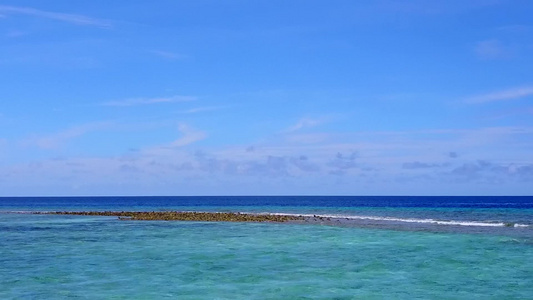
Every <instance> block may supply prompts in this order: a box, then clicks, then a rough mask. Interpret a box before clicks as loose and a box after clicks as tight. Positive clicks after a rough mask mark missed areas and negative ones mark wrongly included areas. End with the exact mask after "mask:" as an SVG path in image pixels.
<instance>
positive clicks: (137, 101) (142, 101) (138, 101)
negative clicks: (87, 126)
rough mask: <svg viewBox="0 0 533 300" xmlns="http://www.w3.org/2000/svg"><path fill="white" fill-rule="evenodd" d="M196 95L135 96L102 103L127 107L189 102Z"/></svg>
mask: <svg viewBox="0 0 533 300" xmlns="http://www.w3.org/2000/svg"><path fill="white" fill-rule="evenodd" d="M194 100H196V98H195V97H191V96H171V97H160V98H133V99H125V100H119V101H110V102H105V103H102V104H101V105H103V106H116V107H127V106H138V105H150V104H161V103H176V102H187V101H194Z"/></svg>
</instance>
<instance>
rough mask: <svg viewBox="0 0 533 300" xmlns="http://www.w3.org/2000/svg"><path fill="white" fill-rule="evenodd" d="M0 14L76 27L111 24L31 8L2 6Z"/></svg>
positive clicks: (89, 18)
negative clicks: (57, 22) (34, 18)
mask: <svg viewBox="0 0 533 300" xmlns="http://www.w3.org/2000/svg"><path fill="white" fill-rule="evenodd" d="M0 14H4V15H15V14H18V15H29V16H35V17H39V18H46V19H52V20H57V21H62V22H67V23H71V24H75V25H84V26H96V27H100V28H109V27H111V23H110V22H109V21H106V20H102V19H95V18H91V17H87V16H84V15H78V14H66V13H58V12H51V11H44V10H39V9H35V8H31V7H19V6H6V5H0Z"/></svg>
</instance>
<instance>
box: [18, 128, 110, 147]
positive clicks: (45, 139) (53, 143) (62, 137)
mask: <svg viewBox="0 0 533 300" xmlns="http://www.w3.org/2000/svg"><path fill="white" fill-rule="evenodd" d="M109 125H110V123H109V122H96V123H89V124H84V125H80V126H76V127H72V128H69V129H66V130H64V131H61V132H58V133H55V134H52V135H47V136H41V137H36V138H31V139H29V140H27V141H26V142H25V143H24V144H27V145H35V146H37V147H39V148H42V149H53V148H57V147H60V146H61V145H62V144H64V143H66V142H67V141H68V140H71V139H74V138H77V137H80V136H82V135H84V134H86V133H89V132H92V131H96V130H101V129H103V128H105V127H108V126H109Z"/></svg>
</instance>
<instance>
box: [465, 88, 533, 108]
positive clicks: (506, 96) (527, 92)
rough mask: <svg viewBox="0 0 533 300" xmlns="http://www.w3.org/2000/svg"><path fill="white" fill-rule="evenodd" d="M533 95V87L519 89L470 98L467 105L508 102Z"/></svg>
mask: <svg viewBox="0 0 533 300" xmlns="http://www.w3.org/2000/svg"><path fill="white" fill-rule="evenodd" d="M531 95H533V86H524V87H518V88H513V89H508V90H503V91H498V92H493V93H489V94H483V95H479V96H474V97H470V98H468V99H467V100H466V102H467V103H473V104H475V103H487V102H495V101H506V100H513V99H520V98H525V97H529V96H531Z"/></svg>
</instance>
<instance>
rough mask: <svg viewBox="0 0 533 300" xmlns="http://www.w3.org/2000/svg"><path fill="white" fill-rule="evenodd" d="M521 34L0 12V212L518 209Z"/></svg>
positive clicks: (528, 155)
mask: <svg viewBox="0 0 533 300" xmlns="http://www.w3.org/2000/svg"><path fill="white" fill-rule="evenodd" d="M531 15H533V3H532V2H531V1H525V0H524V1H520V0H514V1H511V0H508V1H506V0H493V1H492V0H484V1H481V0H480V1H477V0H470V1H455V0H449V1H440V0H439V1H433V0H412V1H392V0H375V1H343V0H332V1H315V0H306V1H303V0H299V1H297V0H295V1H286V0H284V1H278V0H269V1H262V0H257V1H239V0H217V1H214V0H213V1H208V0H196V1H175V0H172V1H170V0H161V1H157V3H156V4H154V3H153V2H148V1H137V0H131V1H100V0H94V1H81V0H75V1H73V0H52V1H36V0H34V1H27V0H17V1H2V3H0V82H1V86H0V128H1V129H0V196H12V195H15V196H24V195H531V194H533V121H532V117H533V72H532V70H533V18H531Z"/></svg>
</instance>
